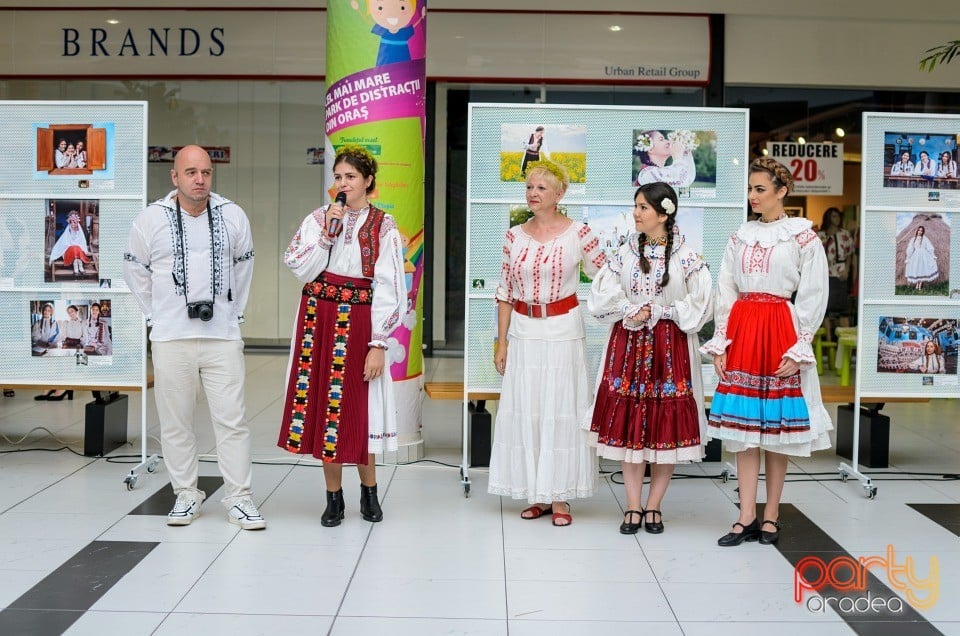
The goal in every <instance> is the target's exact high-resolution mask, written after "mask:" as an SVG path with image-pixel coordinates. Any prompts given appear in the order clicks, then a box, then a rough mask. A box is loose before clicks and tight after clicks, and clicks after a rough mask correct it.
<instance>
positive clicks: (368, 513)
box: [360, 484, 383, 523]
mask: <svg viewBox="0 0 960 636" xmlns="http://www.w3.org/2000/svg"><path fill="white" fill-rule="evenodd" d="M360 516H362V517H363V520H364V521H370V522H372V523H377V522H380V521H383V509H382V508H380V502H379V501H378V500H377V485H376V484H374V485H372V486H364V485H363V484H360Z"/></svg>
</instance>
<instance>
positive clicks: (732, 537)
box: [717, 519, 760, 548]
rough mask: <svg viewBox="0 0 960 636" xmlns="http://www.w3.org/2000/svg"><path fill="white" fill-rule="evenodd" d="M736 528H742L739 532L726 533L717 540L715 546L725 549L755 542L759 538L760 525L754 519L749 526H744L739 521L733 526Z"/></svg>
mask: <svg viewBox="0 0 960 636" xmlns="http://www.w3.org/2000/svg"><path fill="white" fill-rule="evenodd" d="M737 526H740V527H741V528H742V531H741V532H728V533H727V534H725V535H723V536H722V537H720V538H719V539H717V545H719V546H723V547H725V548H726V547H730V546H734V545H740V544H741V543H743V542H744V541H756V540H757V539H759V538H760V523H759V522H758V521H757V520H756V519H754V520H753V521H751V522H750V524H749V525H746V526H745V525H743V524H742V523H740V522H739V521H738V522H736V523H735V524H733V527H734V528H736V527H737Z"/></svg>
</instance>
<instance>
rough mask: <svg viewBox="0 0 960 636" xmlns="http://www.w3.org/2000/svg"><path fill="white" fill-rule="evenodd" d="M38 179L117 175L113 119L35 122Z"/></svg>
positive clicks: (35, 177) (109, 177) (102, 177)
mask: <svg viewBox="0 0 960 636" xmlns="http://www.w3.org/2000/svg"><path fill="white" fill-rule="evenodd" d="M33 130H34V135H35V139H36V151H35V155H36V164H35V166H34V167H35V171H34V179H49V178H61V177H66V178H75V177H77V176H81V177H88V178H93V179H112V178H113V158H112V156H111V155H112V154H113V153H112V151H113V123H93V124H70V123H64V124H51V123H36V124H34V125H33Z"/></svg>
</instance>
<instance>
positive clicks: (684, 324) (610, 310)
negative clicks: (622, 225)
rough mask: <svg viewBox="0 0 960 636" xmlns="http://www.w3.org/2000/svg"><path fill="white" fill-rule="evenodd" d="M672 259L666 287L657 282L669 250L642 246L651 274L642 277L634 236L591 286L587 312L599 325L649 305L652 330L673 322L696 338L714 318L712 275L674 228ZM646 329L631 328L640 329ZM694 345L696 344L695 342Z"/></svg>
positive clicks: (634, 312) (631, 314)
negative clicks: (659, 324) (588, 311)
mask: <svg viewBox="0 0 960 636" xmlns="http://www.w3.org/2000/svg"><path fill="white" fill-rule="evenodd" d="M673 231H674V239H673V247H672V252H671V254H670V278H669V280H668V281H667V286H666V287H661V286H660V284H659V283H658V281H659V280H660V279H661V278H662V277H663V272H664V269H665V267H666V259H665V258H664V253H665V252H666V246H665V245H644V247H643V251H644V255H645V256H646V257H647V260H648V262H649V264H650V271H649V272H648V273H644V271H643V269H642V268H641V265H640V255H639V252H638V247H637V246H638V241H639V238H640V235H639V234H632V235H631V236H630V237H629V238H628V239H627V242H626V243H624V244H623V245H622V246H620V248H619V249H618V250H617V253H616V255H614V256H613V257H612V258H611V259H610V260H609V261H607V264H606V265H605V266H604V267H603V269H601V270H600V273H599V274H597V277H596V278H595V279H594V280H593V285H592V286H591V287H590V298H589V301H588V302H587V307H588V309H589V310H590V313H592V314H593V315H594V317H596V318H597V320H599V321H600V322H605V323H613V322H617V321H619V320H623V319H624V318H627V317H629V316H633V315H634V314H636V313H637V312H638V311H640V310H641V309H642V308H643V307H645V306H647V305H649V306H650V320H649V321H648V323H647V326H649V327H653V326H655V325H656V324H657V322H659V321H660V320H672V321H673V322H675V323H677V326H679V327H680V329H681V330H682V331H684V332H685V333H688V334H696V333H697V332H698V331H700V329H701V328H703V326H704V325H705V324H706V323H707V321H709V320H710V318H711V317H712V309H713V294H712V291H713V281H712V279H711V278H710V270H709V269H708V268H707V264H706V263H705V262H704V260H703V259H702V258H701V257H700V255H699V254H697V253H696V252H694V251H693V249H691V248H690V247H689V246H688V245H687V244H686V241H685V240H684V237H683V236H682V235H681V234H680V232H679V231H678V229H677V228H676V227H674V229H673ZM643 326H644V325H639V326H635V327H631V326H629V325H626V324H624V327H625V328H626V329H629V330H637V329H641V328H642V327H643ZM694 340H695V339H694Z"/></svg>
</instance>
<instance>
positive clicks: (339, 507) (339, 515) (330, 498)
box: [320, 488, 346, 528]
mask: <svg viewBox="0 0 960 636" xmlns="http://www.w3.org/2000/svg"><path fill="white" fill-rule="evenodd" d="M345 509H346V505H344V503H343V488H341V489H340V490H338V491H337V492H330V491H329V490H328V491H327V508H326V510H324V511H323V514H322V515H320V525H321V526H323V527H324V528H333V527H334V526H339V525H340V522H341V521H343V517H344V512H343V511H344V510H345Z"/></svg>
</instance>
